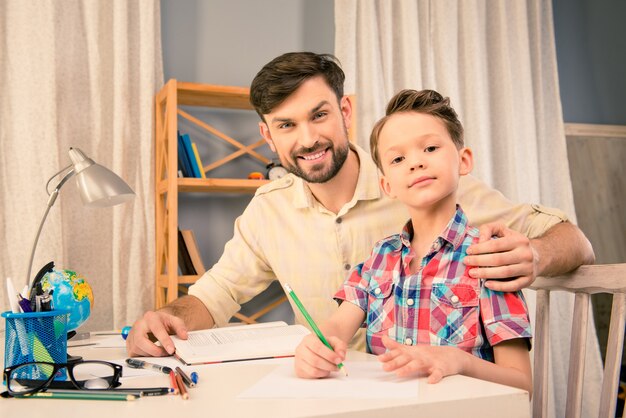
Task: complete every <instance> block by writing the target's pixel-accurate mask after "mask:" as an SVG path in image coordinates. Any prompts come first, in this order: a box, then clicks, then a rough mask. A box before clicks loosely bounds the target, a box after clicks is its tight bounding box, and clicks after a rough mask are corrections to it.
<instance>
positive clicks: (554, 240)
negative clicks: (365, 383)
mask: <svg viewBox="0 0 626 418" xmlns="http://www.w3.org/2000/svg"><path fill="white" fill-rule="evenodd" d="M343 83H344V73H343V71H342V70H341V68H340V67H339V65H338V64H337V62H336V59H335V58H334V57H332V56H331V55H318V54H314V53H310V52H303V53H288V54H284V55H281V56H279V57H277V58H275V59H274V60H272V61H271V62H270V63H268V64H267V65H266V66H265V67H263V68H262V69H261V71H260V72H259V73H258V74H257V75H256V77H255V78H254V80H253V82H252V85H251V88H250V101H251V103H252V104H253V106H254V108H255V109H256V111H257V113H258V114H259V116H260V117H261V122H259V129H260V132H261V135H262V136H263V138H265V140H266V141H267V143H268V144H269V146H270V148H271V149H272V151H274V152H276V153H277V154H278V157H279V158H280V161H281V164H282V165H283V166H284V167H285V168H287V169H288V170H289V171H290V173H291V174H289V175H287V176H285V177H283V178H281V179H279V180H276V181H273V182H272V183H270V184H268V185H265V186H263V187H261V188H259V189H258V191H257V193H256V195H255V197H254V198H253V199H252V201H251V202H250V204H249V205H248V207H247V208H246V210H245V211H244V213H243V214H242V215H241V216H240V217H239V218H238V219H237V221H236V222H235V231H234V236H233V238H232V239H231V240H230V241H229V242H228V243H227V244H226V246H225V248H224V253H223V255H222V257H221V258H220V260H219V261H218V262H217V263H216V264H215V265H214V266H213V267H212V268H211V270H209V271H208V272H207V273H206V274H205V275H204V276H203V277H202V278H200V279H199V280H198V282H197V283H196V284H195V285H193V286H191V288H190V289H189V296H185V297H182V298H179V299H177V300H176V301H174V302H172V303H171V304H169V305H167V306H165V307H163V308H161V309H159V310H158V311H156V312H153V311H149V312H147V313H146V314H145V315H144V316H143V317H142V318H141V319H139V320H138V321H136V322H135V324H134V325H133V327H132V330H131V332H130V334H129V336H128V339H127V340H126V347H127V351H128V353H129V355H132V356H164V355H169V354H172V353H173V352H174V345H173V343H172V340H171V338H170V337H169V334H176V335H178V336H179V337H181V338H187V330H193V329H202V328H211V327H213V326H222V325H225V324H226V323H227V322H228V320H229V319H230V317H231V316H232V314H233V313H235V312H237V311H238V310H239V306H240V305H239V304H240V303H245V302H247V301H248V300H250V299H252V298H253V297H254V296H256V295H257V294H259V293H260V292H261V291H263V290H264V289H266V288H267V286H269V285H270V283H271V282H272V281H274V280H279V281H281V282H282V283H284V282H289V284H290V285H291V287H293V288H294V290H296V292H297V293H298V295H299V297H300V299H302V301H303V303H304V305H305V306H306V307H307V309H308V310H309V311H310V312H311V314H312V316H313V317H314V319H315V320H316V321H318V320H319V321H321V320H323V319H325V318H327V317H328V316H329V315H330V314H331V313H332V312H333V311H334V310H335V309H336V304H335V302H334V301H333V300H332V295H333V294H334V292H335V291H336V290H337V289H338V288H339V286H340V285H341V283H342V282H343V280H344V278H345V274H346V273H347V272H348V271H349V270H350V268H351V267H352V266H353V265H354V264H356V263H358V262H359V261H361V260H363V259H365V258H366V257H367V255H368V254H369V252H370V250H371V248H372V246H373V245H374V243H375V242H377V241H378V240H379V239H381V238H384V237H386V236H389V235H391V234H393V233H396V232H397V231H398V230H400V229H401V228H402V225H404V223H405V222H406V221H407V219H408V218H409V215H408V212H407V210H406V208H405V207H404V206H403V205H402V204H400V203H398V202H397V201H395V200H391V199H389V198H387V197H385V196H384V195H383V193H382V192H381V190H380V189H379V186H378V184H379V180H378V175H379V173H378V170H377V168H376V166H375V164H374V163H373V161H372V159H371V158H370V156H369V154H367V153H366V152H365V151H364V150H363V149H361V148H360V147H358V146H356V145H354V144H350V143H349V141H348V135H347V129H348V128H349V127H350V124H351V116H352V104H351V102H350V99H349V98H347V97H344V96H343ZM459 201H460V203H461V205H462V207H463V208H464V210H465V212H466V213H467V216H468V218H469V221H470V223H471V224H472V225H482V227H481V229H480V243H479V244H475V245H473V246H471V247H469V249H468V254H470V255H469V256H468V257H466V259H465V263H466V264H467V265H470V266H477V268H474V269H471V270H470V274H471V276H472V277H475V278H476V279H483V278H488V279H508V278H515V279H514V280H510V281H509V280H507V281H498V280H490V281H489V282H488V284H487V286H488V287H489V288H491V289H493V290H501V291H515V290H519V289H521V288H524V287H526V286H528V285H530V284H531V283H532V282H533V280H534V278H535V277H536V276H537V275H551V274H557V273H562V272H566V271H570V270H572V269H574V268H576V267H578V266H579V265H581V264H585V263H592V262H593V260H594V254H593V250H592V248H591V245H590V243H589V241H588V240H587V239H586V238H585V236H584V235H583V234H582V232H581V231H580V230H579V229H578V228H577V227H576V226H574V225H572V224H570V223H569V222H567V219H566V217H565V215H563V214H562V213H561V212H560V211H557V210H553V209H545V208H542V207H541V206H538V205H514V204H512V203H511V202H509V201H507V200H506V199H505V198H504V197H503V196H502V195H501V194H499V193H498V192H496V191H494V190H490V189H488V188H487V187H486V186H485V185H484V184H483V183H481V182H480V181H478V180H476V179H474V178H472V177H470V176H466V177H464V181H463V182H461V184H460V188H459ZM494 221H499V222H494ZM505 225H506V226H505ZM518 231H519V232H518ZM493 235H496V236H498V237H499V239H496V240H492V239H490V238H491V237H492V236H493ZM296 320H297V321H298V322H302V323H305V322H304V321H302V318H300V317H299V315H296ZM149 333H151V334H153V335H154V337H156V339H157V340H158V341H159V342H160V343H161V344H160V345H157V344H154V343H153V342H152V341H150V339H149V338H148V334H149ZM363 343H364V341H363V338H362V334H357V336H356V337H355V340H353V347H355V348H362V347H363Z"/></svg>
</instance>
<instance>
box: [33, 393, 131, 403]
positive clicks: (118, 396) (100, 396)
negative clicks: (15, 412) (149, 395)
mask: <svg viewBox="0 0 626 418" xmlns="http://www.w3.org/2000/svg"><path fill="white" fill-rule="evenodd" d="M23 397H24V398H39V399H80V400H85V401H87V400H89V401H134V400H135V399H137V396H136V395H131V394H128V393H110V392H109V393H98V392H97V391H94V393H85V392H79V393H70V391H67V392H36V393H32V394H29V395H24V396H23Z"/></svg>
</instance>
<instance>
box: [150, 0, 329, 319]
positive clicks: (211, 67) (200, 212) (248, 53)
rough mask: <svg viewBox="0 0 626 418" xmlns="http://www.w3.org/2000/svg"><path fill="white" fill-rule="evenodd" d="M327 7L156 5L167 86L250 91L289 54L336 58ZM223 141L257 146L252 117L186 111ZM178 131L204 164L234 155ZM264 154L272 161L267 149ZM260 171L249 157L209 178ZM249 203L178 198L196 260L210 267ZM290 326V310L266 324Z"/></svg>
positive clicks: (283, 0) (271, 2)
mask: <svg viewBox="0 0 626 418" xmlns="http://www.w3.org/2000/svg"><path fill="white" fill-rule="evenodd" d="M333 8H334V2H333V0H321V1H320V0H317V1H314V2H313V1H305V0H263V1H258V0H183V1H181V0H161V24H162V43H163V65H164V72H165V80H169V79H170V78H175V79H177V80H180V81H189V82H197V83H208V84H221V85H232V86H245V87H247V86H249V85H250V82H251V81H252V79H253V78H254V75H255V74H256V73H257V71H258V70H260V69H261V67H262V66H263V65H264V64H266V63H267V62H268V61H270V60H271V59H272V58H274V57H276V56H278V55H280V54H282V53H285V52H290V51H302V50H309V51H315V52H330V53H332V52H333V50H334V36H335V29H334V10H333ZM187 110H189V111H190V112H191V113H193V114H195V115H196V116H198V117H200V118H201V119H202V120H204V121H206V122H207V123H210V124H213V125H215V126H216V127H217V128H218V129H221V130H223V132H224V133H226V134H227V135H229V136H231V137H233V138H235V139H237V140H239V141H241V142H243V143H246V144H249V143H252V142H255V141H256V140H258V139H260V136H259V134H258V127H257V123H258V117H257V115H256V113H254V112H244V111H239V112H219V111H201V110H198V109H197V108H196V109H192V108H190V109H187ZM179 122H180V125H179V129H180V130H181V131H184V132H188V133H189V134H190V136H191V138H192V140H194V141H196V142H197V145H198V150H199V153H200V156H201V158H202V161H203V163H204V164H208V163H209V162H211V161H215V160H217V159H219V158H221V157H222V156H225V155H226V154H228V153H230V152H231V151H232V150H233V148H232V147H231V146H230V145H228V144H225V143H223V142H219V140H216V139H215V138H210V137H208V136H207V135H206V134H204V133H203V132H202V131H201V130H200V129H199V128H196V127H194V126H192V125H190V124H189V123H185V122H184V121H181V120H180V118H179ZM263 148H265V149H264V150H263V153H264V154H265V155H266V156H268V157H271V152H270V151H269V149H267V147H263ZM264 169H265V167H264V166H263V165H262V164H260V163H258V162H256V160H253V159H251V158H248V157H241V158H238V159H237V160H235V161H234V162H233V164H230V165H228V166H224V167H223V168H219V169H217V170H215V171H214V172H211V175H212V176H214V177H243V178H245V177H246V176H247V174H248V173H249V172H251V171H264ZM251 197H252V196H251V195H236V194H219V195H216V194H212V195H208V194H200V193H196V194H181V195H180V200H179V216H180V220H179V225H180V227H181V228H182V229H192V230H193V231H194V232H195V235H196V238H197V240H198V245H199V247H200V251H201V253H202V258H203V261H204V263H205V265H206V266H207V267H210V266H212V265H213V264H214V263H215V262H216V261H217V260H218V259H219V257H220V255H221V254H222V251H223V249H224V244H225V243H226V242H227V241H228V240H229V239H230V238H231V237H232V235H233V223H234V221H235V218H236V216H237V215H239V214H240V213H241V212H243V210H244V208H245V207H246V205H247V204H248V202H249V201H250V199H251ZM280 292H281V290H280V288H279V287H277V286H272V287H271V288H270V289H268V291H267V292H265V293H264V294H263V295H261V296H260V297H259V298H257V299H255V300H253V301H252V302H251V303H249V304H248V305H246V306H244V309H243V311H244V313H245V312H250V311H251V310H254V308H255V307H257V306H260V305H263V303H264V302H265V301H267V300H271V299H272V298H274V297H275V296H276V295H280ZM291 318H292V314H291V309H290V308H289V306H288V305H287V304H283V306H281V308H280V309H278V310H276V311H274V312H272V313H270V314H268V315H266V316H265V317H263V318H262V320H264V321H268V320H275V319H285V320H287V321H290V320H291Z"/></svg>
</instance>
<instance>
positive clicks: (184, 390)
mask: <svg viewBox="0 0 626 418" xmlns="http://www.w3.org/2000/svg"><path fill="white" fill-rule="evenodd" d="M174 374H175V375H176V383H178V390H180V396H181V397H182V398H183V399H189V394H188V393H187V388H186V387H185V384H184V383H183V378H182V377H180V374H178V373H174Z"/></svg>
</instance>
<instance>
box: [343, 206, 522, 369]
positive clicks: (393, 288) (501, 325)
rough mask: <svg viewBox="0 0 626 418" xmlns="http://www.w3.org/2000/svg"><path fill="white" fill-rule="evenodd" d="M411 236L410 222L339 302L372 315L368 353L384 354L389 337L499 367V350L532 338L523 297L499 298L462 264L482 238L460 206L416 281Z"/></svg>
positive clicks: (380, 247) (352, 277)
mask: <svg viewBox="0 0 626 418" xmlns="http://www.w3.org/2000/svg"><path fill="white" fill-rule="evenodd" d="M412 235H413V227H412V223H411V221H409V222H408V223H407V224H406V225H405V227H404V229H403V230H402V233H401V234H396V235H392V236H390V237H388V238H385V239H383V240H381V241H379V242H378V243H377V244H376V246H375V248H374V250H373V251H372V254H371V256H370V257H369V258H368V259H367V260H366V261H365V262H363V263H361V264H359V265H357V266H355V267H354V268H353V269H352V270H351V272H350V274H349V275H348V278H347V279H346V281H345V283H344V285H343V287H342V288H341V289H340V290H339V291H338V292H337V293H336V294H335V299H337V300H338V301H339V300H340V301H343V300H346V301H349V302H352V303H354V304H355V305H357V306H359V307H360V308H361V309H363V310H364V311H365V312H366V319H365V322H364V324H363V326H365V328H366V338H367V350H368V352H370V353H373V354H382V353H384V352H385V351H386V348H385V346H384V345H383V344H382V341H381V338H382V336H383V335H387V336H389V337H391V338H393V339H395V340H396V341H398V342H401V343H404V344H406V345H416V344H429V345H451V346H456V347H458V348H460V349H462V350H464V351H467V352H469V353H472V354H473V355H475V356H477V357H480V358H482V359H485V360H488V361H494V357H493V346H494V345H496V344H498V343H499V342H501V341H505V340H509V339H513V338H528V339H530V338H531V336H532V334H531V329H530V320H529V318H528V311H527V308H526V302H525V301H524V297H523V296H522V293H521V292H517V293H503V292H495V291H493V290H490V289H488V288H486V287H485V286H484V285H483V281H482V280H476V279H473V278H471V277H469V275H468V273H467V271H468V269H469V267H468V266H466V265H465V264H463V258H464V257H465V255H466V254H467V247H468V246H470V245H471V244H472V243H475V242H478V237H479V235H478V230H477V229H476V228H472V227H470V226H469V225H468V224H467V218H466V217H465V214H464V213H463V211H462V210H461V208H460V207H459V206H457V210H456V214H455V215H454V217H453V218H452V219H451V220H450V222H449V223H448V226H447V227H446V229H445V230H444V231H443V233H442V234H441V235H440V236H439V237H437V239H436V240H435V241H434V242H433V244H432V246H431V248H430V251H429V252H428V254H426V255H425V256H424V257H423V259H422V263H421V267H420V269H419V271H418V272H416V273H415V274H411V273H410V271H409V263H410V262H411V260H412V259H413V258H414V257H415V253H414V252H413V251H411V237H412Z"/></svg>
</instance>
